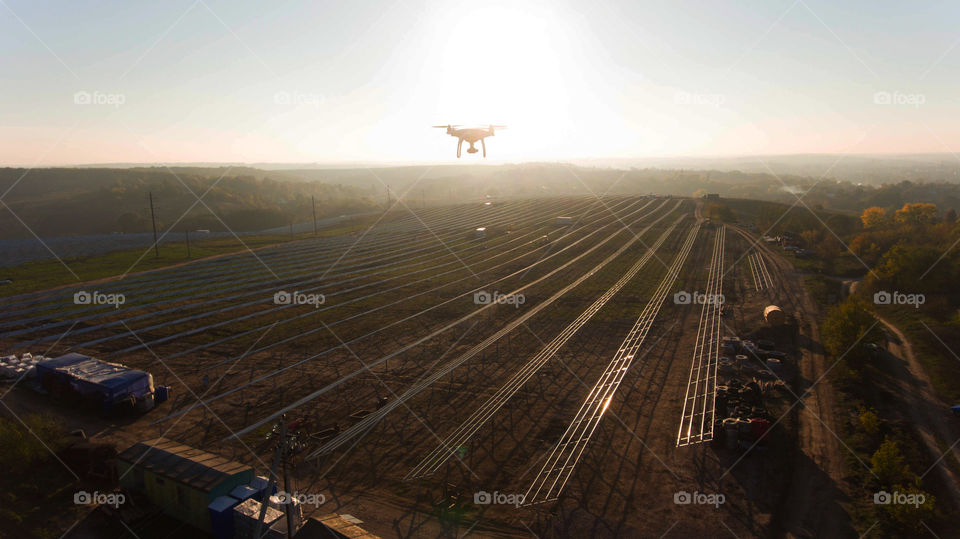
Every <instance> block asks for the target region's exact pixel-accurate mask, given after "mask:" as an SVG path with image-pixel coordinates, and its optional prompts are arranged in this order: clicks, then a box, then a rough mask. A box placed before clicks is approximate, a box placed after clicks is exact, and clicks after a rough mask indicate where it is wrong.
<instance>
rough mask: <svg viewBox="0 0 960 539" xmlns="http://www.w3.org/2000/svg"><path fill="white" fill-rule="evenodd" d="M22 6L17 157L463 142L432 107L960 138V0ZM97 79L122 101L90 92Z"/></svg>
mask: <svg viewBox="0 0 960 539" xmlns="http://www.w3.org/2000/svg"><path fill="white" fill-rule="evenodd" d="M3 12H4V13H5V16H4V17H3V18H2V19H0V25H2V29H3V31H2V32H0V46H2V47H3V49H4V50H5V51H6V52H7V54H5V55H3V58H2V59H0V69H2V71H3V73H4V79H5V80H6V81H8V82H7V84H5V85H4V91H3V93H2V94H0V115H2V116H3V118H4V122H3V125H2V127H0V162H2V163H5V164H8V165H20V166H22V165H34V164H40V165H72V164H85V163H117V162H124V163H177V162H230V163H233V162H238V163H254V162H294V163H302V162H311V163H313V162H320V163H338V162H347V163H349V162H358V161H359V162H390V163H411V162H415V163H422V162H425V161H429V162H443V161H449V160H450V157H451V153H450V152H449V144H448V143H447V141H446V140H444V139H443V137H438V136H437V135H436V133H433V132H431V131H429V130H426V129H424V127H425V126H428V125H431V124H446V123H462V124H470V123H479V124H486V123H504V124H508V125H509V126H510V129H509V130H507V131H504V132H503V133H502V134H498V138H497V139H496V142H497V144H496V146H497V151H496V152H495V153H494V154H493V156H492V157H493V158H495V159H497V160H506V161H515V160H523V161H537V160H564V161H567V160H572V159H582V158H636V157H664V156H698V155H707V156H718V155H728V156H736V155H753V154H756V155H771V154H800V153H831V154H846V153H858V154H874V153H897V154H903V153H949V152H956V151H958V150H960V148H958V147H957V145H956V140H957V139H958V134H960V131H958V130H960V127H958V125H957V122H955V121H954V118H955V117H956V115H957V113H958V111H960V98H957V95H958V92H957V90H958V79H960V77H958V73H960V54H956V50H955V48H956V47H957V35H956V28H955V24H954V22H955V21H956V19H957V16H958V15H960V6H957V5H956V4H954V3H951V2H927V3H922V4H919V5H913V4H904V3H902V2H888V1H884V2H867V1H855V2H843V3H842V4H838V3H835V2H812V1H811V2H807V1H799V0H784V1H774V2H765V1H755V2H707V3H704V2H695V1H682V2H673V3H670V4H669V5H657V4H655V3H640V2H627V1H607V2H600V3H582V2H552V1H551V2H547V1H530V2H497V1H494V2H484V3H483V4H482V5H479V4H477V3H475V2H423V1H417V0H403V1H396V2H391V1H386V2H374V1H360V2H316V3H306V4H304V3H300V2H280V3H275V4H271V5H270V6H269V7H267V6H258V5H255V4H246V3H238V2H216V1H212V2H208V1H203V2H197V1H195V0H187V1H183V2H163V3H159V4H154V5H151V6H132V5H129V4H128V3H125V2H99V3H96V4H85V3H66V4H55V5H52V4H45V3H34V2H7V3H5V5H4V7H3ZM331 21H336V24H331ZM717 21H723V22H722V24H717ZM83 91H85V92H90V93H91V94H93V93H94V92H100V93H101V94H104V96H109V95H116V96H120V97H119V98H118V99H119V100H121V101H122V104H104V105H101V106H96V105H91V106H80V105H77V104H76V103H74V93H76V92H83ZM878 92H886V93H888V94H890V96H891V104H889V105H885V104H882V103H877V102H875V94H877V93H878ZM104 99H105V100H106V99H107V97H104ZM920 101H922V103H920ZM501 136H502V139H501V138H499V137H501Z"/></svg>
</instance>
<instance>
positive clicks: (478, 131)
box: [433, 124, 507, 158]
mask: <svg viewBox="0 0 960 539" xmlns="http://www.w3.org/2000/svg"><path fill="white" fill-rule="evenodd" d="M433 127H437V128H440V129H446V130H447V134H448V135H450V136H451V137H457V138H458V139H459V140H458V141H457V158H459V157H460V148H461V147H462V146H463V141H467V142H469V143H470V147H469V148H467V153H477V152H478V151H479V150H477V149H476V148H474V147H473V145H474V144H476V142H477V141H478V140H479V141H480V146H481V147H482V148H483V156H484V157H486V156H487V144H486V143H485V142H484V141H483V139H485V138H487V137H492V136H493V130H494V129H496V128H499V129H503V128H505V127H507V126H505V125H493V124H490V127H488V128H486V129H484V128H482V127H478V128H472V129H457V128H458V127H461V126H459V125H435V126H433Z"/></svg>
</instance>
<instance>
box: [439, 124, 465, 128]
mask: <svg viewBox="0 0 960 539" xmlns="http://www.w3.org/2000/svg"><path fill="white" fill-rule="evenodd" d="M433 127H437V128H440V129H449V128H451V127H460V126H459V125H449V124H448V125H435V126H433Z"/></svg>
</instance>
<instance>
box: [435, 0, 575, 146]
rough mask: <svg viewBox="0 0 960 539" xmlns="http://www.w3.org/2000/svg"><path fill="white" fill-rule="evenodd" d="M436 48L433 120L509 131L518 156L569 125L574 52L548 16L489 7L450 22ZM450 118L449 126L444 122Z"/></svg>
mask: <svg viewBox="0 0 960 539" xmlns="http://www.w3.org/2000/svg"><path fill="white" fill-rule="evenodd" d="M445 22H446V24H441V26H440V27H441V28H442V30H441V31H440V35H438V36H437V39H436V41H435V42H436V43H437V44H438V45H439V47H440V54H439V57H438V60H437V62H438V64H439V65H437V66H433V68H432V71H433V72H435V73H439V74H442V75H441V76H440V79H439V80H438V82H437V88H438V92H437V94H436V95H437V101H436V104H435V113H436V118H438V119H444V120H441V121H457V122H463V123H475V124H484V123H489V122H493V123H504V124H507V125H509V126H510V127H511V128H512V129H513V130H512V131H511V132H510V133H509V136H510V137H511V139H512V140H513V141H514V142H513V143H514V144H516V146H515V148H517V150H520V149H521V148H523V149H524V150H528V149H531V148H535V147H537V144H538V142H537V138H535V137H534V135H533V134H534V133H539V134H540V135H542V134H543V133H545V132H551V131H553V132H556V130H558V129H563V128H564V126H565V125H566V124H567V123H568V122H569V118H568V112H569V110H570V106H571V98H570V94H569V91H568V90H569V88H570V84H569V83H570V81H569V78H570V77H571V76H573V75H574V71H575V69H576V68H575V67H574V66H572V65H569V64H565V59H569V58H570V57H571V55H570V54H569V44H568V43H565V42H564V39H563V37H564V25H563V24H562V21H560V20H559V18H558V17H557V16H556V14H555V13H553V12H551V11H549V10H547V9H544V10H540V11H537V12H536V13H534V12H532V11H524V10H521V9H519V8H517V7H514V6H510V5H484V6H481V7H475V8H468V9H465V10H457V11H456V12H453V13H449V14H448V20H447V21H445ZM446 118H449V119H450V120H445V119H446Z"/></svg>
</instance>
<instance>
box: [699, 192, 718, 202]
mask: <svg viewBox="0 0 960 539" xmlns="http://www.w3.org/2000/svg"><path fill="white" fill-rule="evenodd" d="M703 198H705V199H707V200H720V193H707V194H706V195H704V196H703Z"/></svg>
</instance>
